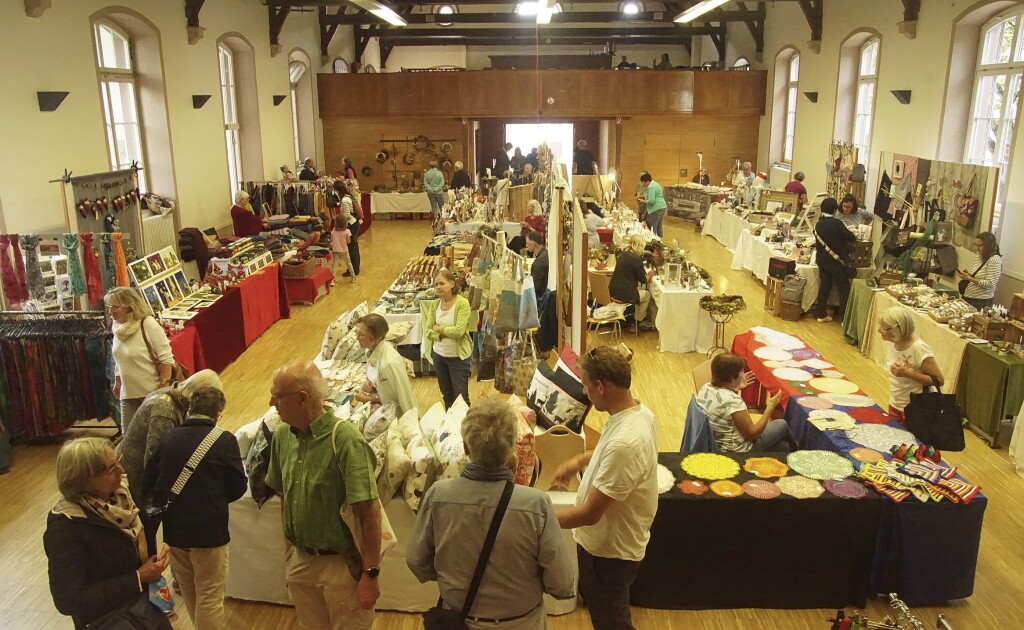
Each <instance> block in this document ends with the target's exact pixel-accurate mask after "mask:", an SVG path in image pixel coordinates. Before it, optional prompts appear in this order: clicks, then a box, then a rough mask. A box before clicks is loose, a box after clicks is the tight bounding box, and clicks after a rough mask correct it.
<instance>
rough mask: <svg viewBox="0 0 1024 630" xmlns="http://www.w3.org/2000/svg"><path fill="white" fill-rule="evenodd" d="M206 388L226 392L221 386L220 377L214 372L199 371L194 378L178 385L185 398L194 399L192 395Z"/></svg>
mask: <svg viewBox="0 0 1024 630" xmlns="http://www.w3.org/2000/svg"><path fill="white" fill-rule="evenodd" d="M204 387H212V388H214V389H219V390H220V391H224V387H223V386H222V385H221V382H220V376H217V373H216V372H214V371H213V370H199V371H198V372H196V373H195V374H193V375H192V376H190V377H188V378H186V379H185V380H183V381H182V382H180V383H178V391H179V392H181V395H182V396H184V397H185V398H192V394H193V393H195V391H196V390H198V389H202V388H204Z"/></svg>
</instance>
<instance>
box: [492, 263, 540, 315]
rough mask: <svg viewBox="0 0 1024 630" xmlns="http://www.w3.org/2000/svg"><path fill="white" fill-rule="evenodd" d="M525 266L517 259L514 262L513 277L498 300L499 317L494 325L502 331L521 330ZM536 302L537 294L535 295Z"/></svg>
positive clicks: (503, 288)
mask: <svg viewBox="0 0 1024 630" xmlns="http://www.w3.org/2000/svg"><path fill="white" fill-rule="evenodd" d="M523 275H524V274H523V268H522V264H521V263H520V262H519V261H518V260H516V262H515V263H513V269H512V279H511V281H509V282H507V284H505V286H504V287H502V290H501V296H500V298H499V302H498V319H497V320H496V321H495V324H494V327H495V328H497V329H498V330H499V331H502V332H512V331H515V330H520V328H519V312H520V310H521V309H522V302H523V286H524V282H525V280H524V278H523ZM534 302H535V303H536V296H535V297H534Z"/></svg>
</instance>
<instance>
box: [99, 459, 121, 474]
mask: <svg viewBox="0 0 1024 630" xmlns="http://www.w3.org/2000/svg"><path fill="white" fill-rule="evenodd" d="M118 470H124V469H123V468H122V467H121V458H120V457H115V458H114V464H113V465H112V466H111V467H110V468H108V469H106V470H104V471H103V472H101V473H100V474H98V475H96V476H97V477H109V476H110V475H113V474H114V473H116V472H117V471H118Z"/></svg>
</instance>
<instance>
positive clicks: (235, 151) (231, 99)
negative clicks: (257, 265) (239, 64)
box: [217, 44, 242, 200]
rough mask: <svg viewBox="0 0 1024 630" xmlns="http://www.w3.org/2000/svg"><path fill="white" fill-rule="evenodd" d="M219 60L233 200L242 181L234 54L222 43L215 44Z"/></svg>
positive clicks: (230, 190) (225, 139) (229, 186)
mask: <svg viewBox="0 0 1024 630" xmlns="http://www.w3.org/2000/svg"><path fill="white" fill-rule="evenodd" d="M217 57H218V60H219V61H220V96H221V101H222V103H223V106H224V141H225V143H226V144H227V150H228V180H229V183H228V193H229V195H230V197H229V198H230V199H232V200H234V197H235V191H236V190H238V189H239V187H240V186H241V182H242V142H241V126H240V125H239V123H238V92H237V91H236V89H235V55H234V53H233V52H232V51H231V49H230V48H228V47H227V46H225V45H224V44H220V45H218V46H217Z"/></svg>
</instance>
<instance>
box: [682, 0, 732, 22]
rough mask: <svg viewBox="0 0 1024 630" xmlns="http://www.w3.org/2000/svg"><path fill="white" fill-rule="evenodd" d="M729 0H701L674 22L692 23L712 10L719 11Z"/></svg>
mask: <svg viewBox="0 0 1024 630" xmlns="http://www.w3.org/2000/svg"><path fill="white" fill-rule="evenodd" d="M728 1H729V0H701V2H698V3H697V4H695V5H693V6H692V7H690V8H689V9H687V10H685V11H683V12H682V13H680V14H679V15H677V16H676V17H675V19H674V20H672V21H673V22H690V21H693V20H694V19H695V18H698V17H700V16H702V15H704V14H705V13H707V12H708V11H710V10H712V9H717V8H718V7H720V6H722V5H723V4H725V3H726V2H728Z"/></svg>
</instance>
